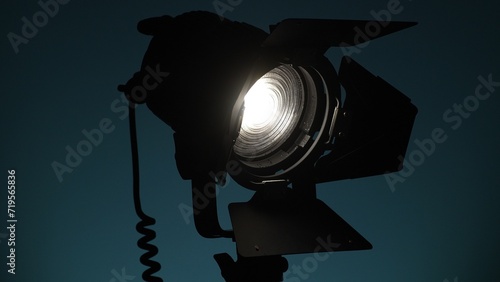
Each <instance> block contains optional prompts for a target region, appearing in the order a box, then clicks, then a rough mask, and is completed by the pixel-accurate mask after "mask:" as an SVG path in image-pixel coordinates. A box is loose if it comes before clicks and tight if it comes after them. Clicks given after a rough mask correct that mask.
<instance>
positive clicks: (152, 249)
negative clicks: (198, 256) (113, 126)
mask: <svg viewBox="0 0 500 282" xmlns="http://www.w3.org/2000/svg"><path fill="white" fill-rule="evenodd" d="M135 106H136V105H135V104H134V103H132V102H130V105H129V126H130V144H131V146H132V171H133V193H134V207H135V212H136V213H137V215H138V216H139V218H140V219H141V221H139V222H138V223H137V225H136V227H135V228H136V230H137V232H139V233H140V234H142V235H144V236H143V237H142V238H140V239H139V240H138V241H137V246H139V248H141V249H143V250H146V251H147V252H146V253H144V254H143V255H142V256H141V258H140V261H141V263H142V264H143V265H145V266H147V267H149V268H148V269H146V270H144V272H143V273H142V279H144V281H147V282H162V281H163V279H161V278H160V277H157V276H153V274H155V273H156V272H158V271H159V270H160V269H161V264H160V263H158V262H156V261H154V260H151V258H152V257H154V256H155V255H157V254H158V248H157V247H156V246H155V245H153V244H150V243H149V242H150V241H152V240H154V238H156V233H155V231H154V230H151V229H148V228H146V227H147V226H150V225H154V224H155V222H156V221H155V219H154V218H152V217H149V216H148V215H146V214H145V213H144V212H143V211H142V208H141V195H140V185H139V183H140V182H139V152H138V148H137V147H138V146H137V130H136V125H135Z"/></svg>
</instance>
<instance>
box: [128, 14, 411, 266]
mask: <svg viewBox="0 0 500 282" xmlns="http://www.w3.org/2000/svg"><path fill="white" fill-rule="evenodd" d="M373 24H377V26H378V27H379V29H378V31H379V32H378V33H377V34H376V35H375V36H372V37H367V36H360V35H359V30H364V29H365V28H366V27H368V26H370V25H371V26H373ZM414 24H415V23H405V22H384V23H378V22H374V21H351V20H314V19H287V20H284V21H282V22H280V23H279V24H277V25H272V26H271V27H270V31H271V33H270V34H268V33H266V32H264V31H262V30H260V29H257V28H255V27H252V26H250V25H247V24H244V23H238V22H232V21H229V20H226V19H224V20H222V21H221V20H220V19H219V17H218V16H217V15H214V14H212V13H208V12H191V13H187V14H183V15H181V16H178V17H175V18H172V17H169V16H164V17H159V18H151V19H147V20H144V21H142V22H140V23H139V26H138V29H139V31H140V32H142V33H144V34H148V35H152V36H153V38H152V40H151V43H150V46H149V48H148V50H147V52H146V54H145V56H144V59H143V63H142V66H141V70H140V71H139V72H138V73H136V75H135V76H134V78H132V79H131V80H130V81H129V82H128V83H127V85H126V86H125V87H124V90H123V91H124V92H125V94H126V95H127V94H128V96H129V97H130V96H133V93H132V91H133V89H134V86H135V85H137V84H138V83H140V82H141V79H142V78H143V77H144V74H145V73H146V70H147V69H148V68H157V69H160V70H161V71H164V72H168V73H169V76H168V77H166V78H165V81H163V82H162V83H161V84H159V86H158V87H156V88H154V89H151V90H149V92H148V93H147V99H145V101H144V102H146V103H147V105H148V107H149V108H150V109H151V111H152V112H153V113H154V114H155V115H157V116H158V117H159V118H160V119H162V120H163V121H164V122H165V123H167V124H168V125H170V126H171V127H172V128H173V130H174V131H175V133H174V141H175V147H176V148H175V149H176V163H177V167H178V170H179V173H180V175H181V176H182V178H184V179H190V180H192V189H193V201H194V202H196V201H197V200H199V197H198V198H197V197H196V195H200V194H209V195H215V186H216V183H219V184H220V183H222V182H223V181H224V179H225V177H224V176H222V175H224V173H225V172H226V171H228V169H227V168H228V164H236V165H237V166H238V169H235V170H232V171H228V172H229V173H230V174H231V177H232V178H234V179H235V180H236V181H237V182H238V183H239V184H240V185H241V186H243V187H246V188H249V189H253V190H256V194H255V196H254V198H253V199H252V200H251V201H249V202H248V203H235V204H231V205H230V215H231V220H232V223H233V228H234V232H233V231H225V230H222V229H221V228H220V225H219V223H218V219H217V202H216V197H207V202H205V203H203V209H198V210H197V213H195V214H194V216H195V223H196V228H197V230H198V232H199V233H200V234H201V235H202V236H204V237H208V238H215V237H233V239H234V240H235V241H236V244H237V248H238V253H239V254H240V255H242V256H248V257H251V256H272V255H281V254H290V253H304V252H315V251H332V250H359V249H369V248H371V244H370V243H369V242H368V241H366V240H365V239H364V238H363V237H362V236H361V235H359V234H358V233H357V232H356V231H355V230H354V229H353V228H352V227H350V226H349V225H348V224H347V223H346V222H345V221H343V220H342V219H341V218H340V217H339V216H338V215H337V214H336V213H335V212H333V211H332V210H331V209H329V208H328V207H327V206H326V205H325V204H324V203H322V202H321V201H319V200H317V199H316V197H315V184H316V183H321V182H328V181H334V180H340V179H347V178H358V177H365V176H372V175H379V174H383V173H388V172H394V171H397V170H400V169H401V168H402V162H403V158H404V155H405V153H406V148H407V145H408V141H409V137H410V134H411V129H412V126H413V122H414V119H415V116H416V113H417V109H416V107H415V106H414V105H413V104H411V101H410V99H408V98H407V97H406V96H405V95H404V94H403V93H401V92H399V91H398V90H397V89H395V88H394V87H392V86H391V85H389V84H388V83H387V82H385V81H384V80H382V79H381V78H379V77H377V76H374V75H372V74H371V73H370V72H368V71H367V70H365V69H364V68H363V67H361V66H360V65H359V64H357V63H356V62H355V61H354V60H352V58H349V57H344V58H343V59H342V63H341V66H340V68H339V73H338V74H337V71H336V70H335V68H334V67H333V65H332V64H331V62H330V61H329V60H328V59H327V58H326V57H325V56H324V53H325V52H326V51H327V50H328V49H329V48H330V47H339V46H344V47H345V46H354V45H356V44H361V43H364V42H365V41H367V40H372V39H375V38H378V37H380V36H384V35H387V34H390V33H392V32H395V31H398V30H401V29H404V28H407V27H410V26H412V25H414ZM277 70H282V71H283V72H288V73H292V75H291V77H295V78H294V79H291V81H295V83H298V84H297V85H299V84H300V87H302V89H301V90H300V91H297V92H296V93H301V94H294V95H301V97H299V98H300V99H302V100H301V101H302V102H300V105H299V107H298V108H297V109H299V110H300V113H296V115H297V116H296V117H291V118H296V120H294V122H291V123H290V124H291V126H292V127H293V128H292V129H291V130H290V131H287V132H286V133H285V134H284V135H282V136H281V137H279V136H280V135H277V136H278V137H276V139H277V140H275V141H273V140H269V141H266V142H269V144H267V145H269V146H270V147H271V149H269V150H266V149H264V148H263V147H262V148H257V149H258V150H255V149H256V148H252V145H255V146H259V144H258V142H257V143H255V140H257V139H256V138H254V139H253V141H251V142H246V141H244V139H245V138H246V137H245V136H244V134H247V133H248V132H247V133H245V132H242V131H241V124H242V119H243V114H244V112H243V111H244V103H245V102H244V101H245V95H246V94H247V93H248V91H249V90H250V89H251V88H252V86H254V84H255V83H256V82H257V81H259V79H261V78H262V77H263V76H265V75H266V74H269V73H271V74H272V73H273V72H275V73H277V72H279V71H277ZM297 78H298V79H297ZM297 81H299V82H297ZM297 85H296V86H297ZM341 87H343V88H344V90H345V97H344V96H343V95H342V94H341V93H342V92H341ZM292 98H297V97H291V99H290V101H292V100H293V99H292ZM300 99H299V100H300ZM285 100H286V99H285ZM292 116H293V115H292ZM285 122H286V121H285ZM278 129H280V128H279V127H278ZM247 135H251V134H247ZM247 137H248V136H247ZM250 139H251V138H250ZM242 140H243V141H242ZM252 142H253V143H252ZM273 142H276V143H273ZM235 146H236V147H235ZM252 150H254V151H252ZM254 153H255V154H254ZM290 186H292V187H290ZM299 224H300V225H299ZM304 226H307V228H304ZM266 227H268V228H266ZM270 230H271V231H270ZM331 236H334V237H333V239H332V237H331ZM329 238H330V239H329ZM318 240H330V241H331V240H333V241H332V244H333V245H335V246H336V247H330V248H323V249H321V248H320V249H318V248H317V246H318V244H319V243H318Z"/></svg>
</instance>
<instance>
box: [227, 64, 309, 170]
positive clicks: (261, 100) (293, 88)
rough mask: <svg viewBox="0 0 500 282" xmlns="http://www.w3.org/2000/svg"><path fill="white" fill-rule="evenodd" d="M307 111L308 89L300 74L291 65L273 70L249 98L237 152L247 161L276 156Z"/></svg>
mask: <svg viewBox="0 0 500 282" xmlns="http://www.w3.org/2000/svg"><path fill="white" fill-rule="evenodd" d="M303 108H304V87H303V84H302V80H301V78H300V76H299V74H298V73H297V71H296V70H295V69H294V68H293V67H291V66H288V65H282V66H279V67H277V68H274V69H272V70H271V71H269V72H268V73H266V74H265V75H264V76H262V77H261V78H260V79H259V80H257V81H256V82H255V84H254V85H253V86H252V87H251V88H250V90H249V91H248V93H247V94H246V96H245V103H244V111H243V119H242V124H241V128H240V133H239V136H238V138H237V140H236V143H235V145H234V152H235V153H236V154H238V155H239V156H240V157H241V158H242V159H243V160H246V161H252V160H262V159H265V158H266V157H267V156H270V155H272V154H275V153H276V152H277V151H278V150H279V149H280V146H281V145H283V143H284V142H285V141H286V140H287V139H288V137H289V136H290V134H291V133H292V132H293V131H294V129H295V128H296V126H297V123H298V121H299V120H300V116H301V113H302V110H303ZM259 164H260V165H261V166H262V162H259ZM270 165H271V164H270Z"/></svg>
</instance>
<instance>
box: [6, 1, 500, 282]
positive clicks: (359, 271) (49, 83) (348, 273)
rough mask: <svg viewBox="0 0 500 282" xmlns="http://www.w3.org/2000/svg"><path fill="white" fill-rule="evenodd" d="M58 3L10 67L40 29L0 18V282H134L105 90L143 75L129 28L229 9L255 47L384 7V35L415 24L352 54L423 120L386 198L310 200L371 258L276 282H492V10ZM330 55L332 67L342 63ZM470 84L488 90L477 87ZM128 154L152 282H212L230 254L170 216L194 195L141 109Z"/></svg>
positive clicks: (498, 89) (323, 191)
mask: <svg viewBox="0 0 500 282" xmlns="http://www.w3.org/2000/svg"><path fill="white" fill-rule="evenodd" d="M226 1H227V2H226ZM41 2H42V3H45V0H42V1H41ZM61 2H64V1H61ZM66 2H67V3H66V4H60V5H59V9H58V11H57V12H54V13H52V15H49V16H47V22H46V23H45V25H42V26H41V27H39V28H38V30H36V32H35V31H33V30H31V31H28V30H26V31H25V32H28V35H29V37H31V38H26V39H25V41H24V43H21V44H20V45H19V46H17V48H18V50H17V51H18V52H17V53H16V50H15V49H16V48H14V47H13V45H12V44H11V42H10V41H9V33H11V32H12V33H15V34H17V35H18V36H22V28H23V25H25V22H24V21H23V17H26V19H27V20H28V21H30V22H33V16H35V17H39V18H38V19H37V20H38V21H39V22H40V21H42V23H43V20H44V18H43V15H42V14H43V13H41V12H39V11H43V10H42V8H41V6H40V4H38V3H37V1H2V8H1V12H0V15H1V16H0V19H1V25H0V30H1V31H0V34H1V35H2V38H3V39H2V40H1V41H0V54H1V76H0V83H1V100H2V102H1V109H2V110H1V123H0V132H1V142H2V143H1V147H0V158H1V161H0V171H1V173H0V176H1V177H0V179H3V180H1V181H3V182H4V184H2V185H0V186H1V187H2V189H1V191H0V195H1V197H0V218H1V224H0V226H2V228H1V229H0V240H1V242H0V254H1V255H0V257H1V260H0V261H1V264H0V281H9V282H10V281H75V282H79V281H141V278H140V275H141V273H142V271H143V269H144V267H143V266H142V265H141V264H140V263H139V256H140V255H141V254H142V253H143V251H142V250H140V249H139V248H138V247H137V246H136V240H137V239H138V238H139V237H140V236H139V234H138V233H136V231H135V224H136V222H137V221H138V218H137V216H136V215H135V212H134V209H133V200H132V188H131V181H132V178H131V157H130V149H129V146H130V145H129V139H128V138H129V135H128V134H129V132H128V123H127V119H126V116H127V115H126V114H125V112H124V106H125V103H124V102H123V100H121V98H122V97H121V96H120V94H119V93H118V92H117V91H116V86H117V85H118V84H120V83H124V82H126V81H127V80H128V78H130V77H131V75H132V74H133V73H134V72H135V71H137V70H138V68H139V65H140V62H141V60H142V56H143V54H144V52H145V50H146V47H147V45H148V43H149V40H150V38H149V37H147V36H144V35H141V34H139V33H138V32H137V31H136V23H137V22H138V21H139V20H141V19H144V18H147V17H152V16H159V15H164V14H168V15H178V14H181V13H183V12H187V11H192V10H207V11H212V12H217V10H216V8H215V6H218V5H220V3H228V4H227V5H230V6H229V7H230V8H231V9H229V10H227V11H226V12H225V13H224V16H226V17H228V18H229V19H232V20H237V21H243V22H247V23H249V24H252V25H255V26H257V27H260V28H262V29H264V30H266V31H267V26H268V25H269V24H273V23H277V22H279V21H280V20H282V19H285V18H291V17H302V18H325V19H364V20H373V19H374V17H375V16H374V15H376V14H380V11H383V10H388V5H389V7H390V8H391V9H392V10H394V9H395V7H396V8H397V12H395V13H393V14H392V15H391V18H392V19H393V20H401V21H406V20H407V21H418V22H419V25H418V26H416V27H413V28H411V29H407V30H404V31H402V32H399V33H396V34H393V35H391V36H387V37H384V38H381V39H377V40H375V41H372V42H371V43H370V44H369V45H368V46H365V47H364V48H360V49H357V50H356V52H352V51H353V49H350V50H351V51H350V52H352V56H353V57H354V58H355V59H356V60H357V61H358V62H359V63H361V64H362V65H363V66H365V67H366V68H367V69H368V70H370V71H371V72H372V73H374V74H376V75H379V76H381V77H382V78H384V79H385V80H386V81H388V82H390V83H391V84H392V85H394V86H395V87H396V88H398V89H400V90H401V91H402V92H404V93H405V94H406V95H407V96H409V97H410V98H411V99H412V101H413V102H414V104H415V105H416V106H417V107H418V108H419V114H418V116H417V120H416V122H415V126H414V130H413V133H412V137H411V142H410V145H409V148H408V154H409V155H410V156H412V159H410V160H409V166H408V169H406V170H405V171H403V172H401V173H399V174H395V175H393V177H392V178H391V181H392V182H391V181H388V178H386V177H384V176H376V177H370V178H365V179H358V180H347V181H339V182H333V183H327V184H322V185H319V187H318V196H319V198H320V199H322V200H323V201H325V202H326V203H327V204H328V205H329V206H330V207H332V208H333V209H334V210H335V211H336V212H337V213H339V214H340V215H341V216H342V217H343V218H344V219H345V220H346V221H348V222H349V223H350V224H351V225H352V226H353V227H354V228H355V229H357V230H358V231H359V232H360V233H361V234H362V235H363V236H364V237H366V238H367V239H368V240H369V241H370V242H371V243H372V244H373V246H374V248H373V250H370V251H361V252H339V253H332V254H329V256H328V257H327V259H325V258H326V257H324V256H323V257H322V260H321V261H320V260H318V259H317V258H316V257H315V256H313V255H312V254H309V255H294V256H288V257H287V258H288V260H289V263H290V266H295V269H297V268H298V267H300V268H301V273H300V274H299V273H298V272H295V273H294V272H293V271H290V272H289V273H288V274H287V280H285V281H289V282H297V281H306V280H307V281H426V282H432V281H435V282H443V281H449V282H451V281H460V282H463V281H500V269H499V267H498V261H499V260H500V256H499V252H500V244H499V242H498V240H499V239H500V208H499V204H498V203H499V202H500V191H499V190H498V188H500V187H499V186H500V176H499V175H500V172H499V167H500V166H499V165H498V157H499V156H500V154H499V151H500V150H499V149H498V144H499V143H500V134H499V121H500V111H499V106H500V97H498V96H499V95H500V86H499V85H500V84H499V83H498V82H495V81H500V55H499V50H498V45H499V43H500V40H499V39H500V38H499V34H500V32H499V31H500V17H498V9H499V8H500V4H497V3H495V2H494V1H482V2H483V3H482V4H479V2H478V1H440V2H439V3H437V1H434V2H431V1H421V0H413V1H411V0H401V2H398V1H396V0H390V1H387V0H377V1H367V0H364V1H361V0H358V1H347V0H339V1H329V0H315V1H284V0H283V1H263V0H255V1H251V0H239V1H234V0H231V1H228V0H221V1H218V2H217V1H213V0H190V1H180V0H172V1H116V0H115V1H105V2H104V1H93V2H90V1H76V0H73V1H66ZM486 2H489V3H486ZM214 3H215V4H216V5H214ZM398 3H399V4H398ZM231 5H232V6H231ZM29 32H31V34H30V33H29ZM11 37H12V34H11ZM18 39H19V38H18ZM344 51H346V50H344ZM327 54H328V56H329V58H331V59H332V61H333V62H334V64H335V65H336V66H337V67H338V64H339V62H340V57H341V55H342V50H340V49H333V48H332V49H330V51H329V52H328V53H327ZM479 77H482V78H483V79H484V80H490V85H489V86H488V87H486V86H479V85H482V84H481V79H479ZM491 81H493V82H491ZM478 86H479V88H478ZM476 89H479V92H477V93H478V94H476ZM488 93H490V94H488ZM477 95H479V96H477ZM460 109H462V110H460ZM101 123H108V124H107V125H106V126H108V127H107V129H108V132H109V133H104V134H103V139H102V141H101V142H100V143H98V144H96V145H94V146H93V147H92V152H89V154H88V155H87V156H84V157H82V160H81V161H80V162H79V164H78V165H75V167H74V168H72V172H71V173H69V172H67V173H64V174H63V175H62V179H61V180H62V181H60V180H59V179H58V177H57V176H56V174H55V172H54V170H53V168H52V166H51V164H52V163H53V162H59V163H61V164H65V162H66V161H65V158H66V155H67V154H68V151H67V150H68V149H69V150H71V149H76V148H77V146H78V144H79V143H80V142H81V141H82V140H86V137H85V135H84V134H83V133H82V131H84V130H86V131H91V130H92V129H95V128H99V126H100V124H101ZM101 125H102V124H101ZM433 132H441V136H440V137H439V138H437V139H436V138H434V139H435V140H436V141H439V143H438V142H436V141H433V142H435V148H432V146H429V147H427V150H423V149H421V148H420V147H419V146H418V145H417V143H418V141H422V142H423V140H426V139H429V138H431V139H432V138H433V136H434V137H436V136H435V135H436V134H437V133H433ZM138 138H139V145H140V160H141V169H142V171H141V173H142V174H141V176H142V185H143V186H142V189H143V205H144V209H145V211H146V212H147V213H149V214H150V215H152V216H154V217H155V218H156V219H157V224H156V226H155V227H154V229H155V230H156V231H157V235H158V237H157V239H156V240H155V241H154V242H155V244H156V245H157V246H158V247H159V249H160V253H159V254H158V256H157V257H156V260H158V261H159V262H161V263H162V270H161V272H160V275H161V276H162V277H163V278H164V279H165V281H223V279H222V277H221V276H220V273H219V268H218V266H217V264H216V263H215V261H214V260H213V258H212V255H213V254H215V253H221V252H228V253H230V254H231V255H233V256H234V254H235V246H234V243H232V242H231V241H230V240H227V239H218V240H209V239H203V238H201V237H200V236H199V235H198V234H197V233H196V231H195V229H194V225H193V222H192V219H191V218H189V217H188V218H184V217H183V216H182V214H181V212H180V211H179V205H182V204H186V205H190V202H191V200H190V193H191V192H190V183H189V182H187V181H183V180H182V179H181V178H180V176H179V175H178V173H177V170H176V167H175V161H174V149H173V141H172V130H171V129H170V128H169V127H167V126H166V125H165V124H163V123H162V122H161V121H160V120H159V119H157V118H156V117H155V116H153V115H152V113H150V112H149V111H148V110H147V108H146V107H140V109H139V110H138ZM415 141H417V142H415ZM8 169H15V170H16V177H17V178H16V179H17V182H16V183H17V188H16V204H17V205H16V218H17V219H18V222H17V223H16V274H15V275H11V274H9V273H7V269H8V267H7V265H6V263H7V258H6V256H8V255H9V253H8V250H7V243H8V241H7V239H8V238H7V236H9V234H7V233H8V230H7V229H6V227H7V226H8V224H7V222H6V218H7V208H6V206H7V185H6V184H7V170H8ZM394 177H398V178H394ZM394 179H398V180H399V182H394V181H395V180H394ZM220 197H221V202H220V205H219V208H220V213H221V221H222V223H223V225H224V226H225V227H226V228H229V227H230V224H229V219H228V215H227V204H228V203H229V202H234V201H246V200H248V199H249V198H250V197H251V193H250V192H249V191H247V190H245V189H243V188H241V187H238V186H237V185H234V183H230V185H229V186H227V187H226V188H224V189H222V191H221V192H220Z"/></svg>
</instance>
